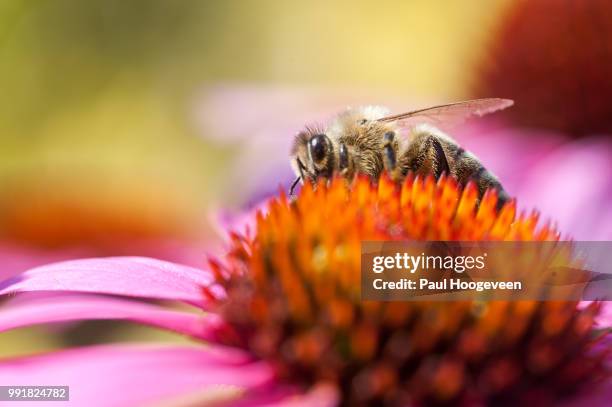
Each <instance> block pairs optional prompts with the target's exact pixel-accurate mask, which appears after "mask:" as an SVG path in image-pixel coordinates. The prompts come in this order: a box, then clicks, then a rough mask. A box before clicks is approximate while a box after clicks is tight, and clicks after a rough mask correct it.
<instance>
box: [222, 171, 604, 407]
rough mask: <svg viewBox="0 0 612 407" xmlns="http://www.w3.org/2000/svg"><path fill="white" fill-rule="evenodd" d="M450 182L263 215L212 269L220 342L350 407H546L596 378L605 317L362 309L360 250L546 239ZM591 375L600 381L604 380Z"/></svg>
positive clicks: (539, 309)
mask: <svg viewBox="0 0 612 407" xmlns="http://www.w3.org/2000/svg"><path fill="white" fill-rule="evenodd" d="M477 195H478V194H477V190H476V188H475V186H474V185H472V184H468V185H467V186H466V187H465V188H464V189H463V190H461V189H460V188H459V187H458V185H457V184H456V182H455V181H454V180H453V179H450V178H445V177H442V178H441V179H440V180H439V181H438V182H437V183H436V182H435V181H434V179H433V178H426V179H420V178H418V177H417V178H416V179H413V178H411V177H409V178H408V179H406V180H405V181H404V182H403V183H402V184H401V185H398V184H396V183H394V182H392V181H391V180H390V179H388V178H386V177H383V178H381V180H380V182H378V183H377V184H372V183H371V182H370V181H369V180H368V179H366V178H357V179H356V180H355V181H354V182H353V183H352V184H351V185H347V184H346V181H344V180H343V179H341V178H336V179H333V180H332V181H331V182H330V183H329V184H328V185H327V184H324V183H320V184H318V185H317V186H316V187H312V186H310V185H308V184H307V185H305V186H304V188H303V189H302V191H301V192H300V194H299V196H297V198H296V199H295V200H294V201H290V200H288V199H287V198H286V197H284V196H281V197H279V198H277V199H274V200H272V201H271V202H270V204H269V210H268V213H267V214H266V215H264V214H258V216H257V226H256V230H255V233H254V235H253V236H240V235H237V234H234V235H233V236H232V244H231V249H230V251H229V253H228V256H227V259H226V260H225V261H224V262H223V263H219V262H216V261H212V262H211V266H212V268H213V270H214V271H215V272H216V274H217V277H218V279H219V281H220V282H221V283H222V284H223V285H224V286H225V288H226V290H227V293H228V296H227V299H226V300H224V301H223V302H222V304H221V305H220V312H221V314H222V315H223V316H224V317H225V320H226V321H227V322H228V323H229V326H230V328H229V330H226V331H224V335H225V336H224V338H225V340H226V341H227V342H228V343H229V344H232V345H234V346H241V347H243V348H246V349H248V350H249V351H250V352H252V353H254V354H255V355H257V356H258V357H260V358H262V359H265V360H267V361H269V362H270V363H272V364H273V365H274V366H275V368H276V369H277V372H278V375H279V377H280V378H282V379H285V380H288V381H291V382H293V383H298V384H302V385H304V386H310V385H313V384H316V383H321V382H325V383H331V384H333V385H334V386H336V388H337V389H338V391H339V393H340V395H341V399H342V402H343V404H346V405H381V404H383V405H404V404H405V403H408V404H409V403H416V404H447V403H448V404H455V403H482V404H488V403H497V402H507V403H510V402H518V401H523V402H530V403H544V402H549V403H550V402H552V401H554V400H556V399H558V398H559V397H561V396H563V395H564V394H565V393H567V392H571V391H574V390H576V389H577V388H578V387H579V386H580V385H582V384H583V383H585V382H586V381H587V380H590V379H593V378H594V377H596V376H597V375H598V374H599V373H600V372H601V371H602V367H601V366H602V363H601V359H602V358H601V357H600V356H595V355H592V354H590V353H589V349H590V347H591V346H592V343H593V341H594V340H593V339H591V333H592V331H593V318H594V316H595V314H596V313H597V311H598V305H592V306H590V307H588V308H586V309H584V310H579V309H578V307H577V303H575V302H526V301H523V302H501V301H498V302H486V303H480V302H469V301H465V302H409V301H406V302H374V301H361V299H360V291H359V290H360V278H361V276H360V245H361V241H364V240H552V239H558V233H557V232H556V231H555V230H553V229H551V228H549V227H542V228H537V227H536V224H537V216H536V215H535V214H532V215H529V216H525V215H522V216H519V217H518V218H516V216H515V211H516V210H515V205H514V203H513V202H512V203H509V204H506V205H505V206H504V207H503V208H502V209H501V210H500V211H499V212H498V211H497V210H496V209H495V207H496V201H497V198H496V195H495V192H494V191H489V192H488V193H487V194H485V196H484V197H483V199H482V202H480V204H478V202H477ZM596 373H597V374H596Z"/></svg>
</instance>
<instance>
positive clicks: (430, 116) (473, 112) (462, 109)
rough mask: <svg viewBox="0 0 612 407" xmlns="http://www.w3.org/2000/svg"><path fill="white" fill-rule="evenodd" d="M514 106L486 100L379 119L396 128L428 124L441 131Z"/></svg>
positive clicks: (497, 99)
mask: <svg viewBox="0 0 612 407" xmlns="http://www.w3.org/2000/svg"><path fill="white" fill-rule="evenodd" d="M513 104H514V102H513V101H512V100H510V99H499V98H488V99H474V100H466V101H463V102H456V103H449V104H446V105H439V106H433V107H428V108H425V109H419V110H413V111H411V112H406V113H400V114H396V115H393V116H386V117H383V118H382V119H379V121H381V122H396V123H397V125H398V126H400V127H404V128H410V127H412V126H414V125H416V124H421V123H429V124H432V125H434V126H436V127H439V128H441V129H448V128H452V127H454V126H456V125H458V124H461V123H463V122H464V121H466V120H467V119H469V118H471V117H474V116H475V117H480V116H484V115H485V114H489V113H493V112H496V111H498V110H502V109H505V108H507V107H510V106H512V105H513Z"/></svg>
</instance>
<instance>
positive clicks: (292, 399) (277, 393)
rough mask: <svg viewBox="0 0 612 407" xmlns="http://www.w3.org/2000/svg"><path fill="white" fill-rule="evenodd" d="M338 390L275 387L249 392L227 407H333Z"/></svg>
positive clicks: (323, 386)
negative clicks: (302, 389) (303, 389)
mask: <svg viewBox="0 0 612 407" xmlns="http://www.w3.org/2000/svg"><path fill="white" fill-rule="evenodd" d="M339 401H340V398H339V394H338V390H337V389H336V388H335V387H334V386H332V385H327V384H321V385H316V386H314V387H313V388H311V389H308V390H306V391H300V389H299V388H296V387H287V386H279V385H276V386H275V387H274V388H273V389H269V390H267V391H264V392H257V391H255V392H251V393H250V394H246V395H245V397H243V398H242V399H241V400H238V401H233V402H231V403H228V407H229V406H231V407H263V406H267V407H272V406H274V407H310V406H317V407H334V406H337V405H338V404H339Z"/></svg>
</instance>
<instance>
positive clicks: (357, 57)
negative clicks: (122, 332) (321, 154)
mask: <svg viewBox="0 0 612 407" xmlns="http://www.w3.org/2000/svg"><path fill="white" fill-rule="evenodd" d="M507 4H508V1H507V0H491V1H482V0H445V1H437V2H436V1H431V0H418V1H417V0H413V1H377V2H370V1H357V2H356V1H339V2H323V1H320V2H279V1H269V0H265V1H254V0H253V1H251V0H249V1H205V0H181V1H170V0H128V1H125V0H88V1H82V0H47V1H42V0H41V1H34V0H21V1H19V0H13V1H8V0H7V1H2V2H0V90H1V96H2V97H1V98H0V236H1V237H2V239H3V240H4V241H10V242H12V243H18V244H24V245H28V246H32V247H37V248H38V247H41V248H42V247H44V248H49V247H51V248H57V247H69V246H71V245H85V246H87V245H89V246H93V247H95V248H98V247H102V246H103V247H104V250H103V251H101V253H102V254H113V253H114V250H115V249H116V247H113V244H117V242H118V241H119V242H123V241H129V240H131V239H140V238H157V237H164V238H165V237H177V238H180V239H191V238H192V237H194V236H195V237H196V238H197V239H200V238H202V237H206V236H208V235H210V234H211V233H212V232H211V231H210V229H211V228H210V226H209V225H207V222H206V219H207V217H206V215H205V214H206V211H207V209H209V208H213V207H220V206H223V205H231V204H232V202H231V200H232V199H233V197H235V194H232V189H236V188H240V186H239V185H235V184H234V183H231V184H229V183H228V182H224V176H225V174H226V173H227V171H228V170H229V169H230V167H233V166H236V165H239V164H240V163H236V162H235V161H236V153H237V151H238V150H239V148H240V146H239V142H231V143H224V142H220V141H219V137H222V135H221V136H219V135H215V136H216V137H209V136H210V135H208V134H206V131H207V130H206V123H204V126H201V125H199V124H198V123H199V119H198V116H199V114H200V112H199V111H198V108H197V106H198V101H199V100H201V99H202V98H203V97H205V96H206V92H207V89H210V88H211V87H214V86H215V85H217V84H237V85H238V86H241V85H252V84H256V85H260V86H263V87H264V89H265V87H266V86H270V87H278V86H281V87H282V86H300V87H305V88H308V87H316V88H318V89H320V88H321V87H330V88H335V87H342V88H344V89H347V88H348V89H351V88H355V89H363V88H366V89H376V90H378V91H380V92H390V93H391V92H392V93H394V94H405V95H406V98H407V99H409V100H414V99H419V98H423V99H436V100H453V99H458V98H461V97H462V96H465V94H466V92H467V88H468V86H469V83H470V81H471V77H470V75H471V72H472V65H473V64H474V63H475V61H476V59H477V58H478V56H479V55H480V53H481V52H482V50H483V45H484V44H485V43H486V40H487V38H488V36H489V34H490V30H491V27H492V25H493V24H494V22H495V20H496V18H498V16H499V13H500V12H501V10H503V9H504V6H505V5H507ZM330 113H333V112H330ZM224 120H228V121H237V120H238V121H239V120H240V117H227V118H224ZM296 130H297V129H296ZM245 136H246V137H248V135H245ZM287 137H291V134H288V135H287ZM262 159H265V157H262ZM36 332H40V331H36V330H22V331H19V332H16V333H12V334H11V335H10V336H8V335H7V336H5V337H0V348H2V349H10V353H11V354H15V353H21V352H23V353H27V352H29V351H31V350H34V349H36V350H41V349H42V348H41V345H40V343H39V342H40V340H42V341H45V340H44V339H41V336H40V335H35V333H36ZM129 332H130V334H131V333H132V332H133V331H132V330H131V331H129ZM3 338H4V339H3ZM25 338H29V339H27V340H26V339H25ZM32 338H36V340H34V339H32ZM50 338H51V337H50ZM49 341H50V342H48V343H47V346H50V347H53V346H56V345H57V344H58V343H57V340H56V339H49ZM2 342H4V344H2ZM7 342H8V345H9V346H8V347H7V346H6V344H7Z"/></svg>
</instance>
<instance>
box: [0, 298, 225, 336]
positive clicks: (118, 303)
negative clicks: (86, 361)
mask: <svg viewBox="0 0 612 407" xmlns="http://www.w3.org/2000/svg"><path fill="white" fill-rule="evenodd" d="M1 310H2V312H0V332H2V331H8V330H10V329H15V328H20V327H25V326H30V325H35V324H44V323H52V322H67V321H78V320H84V319H88V320H91V319H119V320H126V321H132V322H136V323H140V324H144V325H150V326H155V327H158V328H162V329H167V330H169V331H174V332H178V333H181V334H185V335H189V336H193V337H196V338H200V339H211V338H212V337H211V335H209V333H211V332H212V330H211V329H210V328H211V326H212V325H216V324H217V323H218V317H217V316H216V315H214V314H208V315H206V316H205V315H203V314H192V313H187V312H181V311H172V310H168V309H165V308H163V307H161V306H158V305H152V304H147V303H142V302H137V301H132V300H127V299H119V298H112V297H103V296H94V295H89V296H84V295H79V296H76V295H60V296H50V295H46V296H44V297H39V298H36V297H34V298H26V299H25V300H23V301H12V302H10V303H9V304H7V305H4V306H3V307H2V308H1Z"/></svg>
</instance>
